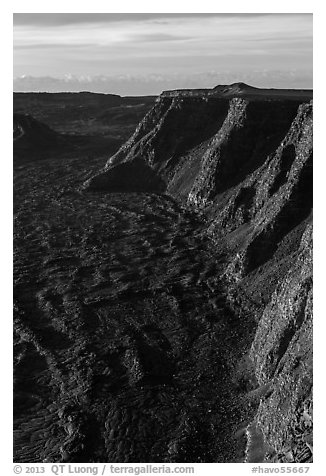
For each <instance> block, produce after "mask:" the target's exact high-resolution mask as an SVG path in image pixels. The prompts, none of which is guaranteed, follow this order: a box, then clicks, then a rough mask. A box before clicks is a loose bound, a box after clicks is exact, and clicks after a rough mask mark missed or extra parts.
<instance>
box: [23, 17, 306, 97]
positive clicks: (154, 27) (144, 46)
mask: <svg viewBox="0 0 326 476" xmlns="http://www.w3.org/2000/svg"><path fill="white" fill-rule="evenodd" d="M238 81H242V82H246V83H249V84H251V85H252V86H258V87H288V88H312V15H311V14H292V13H291V14H284V13H282V14H186V13H182V14H163V13H162V14H144V13H139V14H136V13H133V14H113V13H102V14H101V13H93V14H90V13H70V14H69V13H16V14H14V90H15V91H50V92H55V91H85V90H87V91H94V92H104V93H115V94H121V95H141V94H159V93H160V92H161V91H162V90H165V89H176V88H187V87H190V88H191V87H214V86H216V85H217V84H230V83H233V82H238Z"/></svg>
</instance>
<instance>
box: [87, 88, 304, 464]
mask: <svg viewBox="0 0 326 476" xmlns="http://www.w3.org/2000/svg"><path fill="white" fill-rule="evenodd" d="M312 124H313V123H312V92H311V91H307V90H302V91H300V90H292V91H291V90H273V89H272V90H261V89H258V88H253V87H250V86H248V85H245V84H244V83H236V84H233V85H230V86H224V85H222V86H217V87H216V88H214V89H212V90H193V91H191V90H184V91H167V92H164V93H162V95H161V96H160V97H159V98H158V100H157V102H156V103H155V105H154V107H153V108H152V109H151V110H150V111H149V112H148V114H147V115H146V116H145V118H144V119H143V121H142V122H141V123H140V124H139V126H138V127H137V129H136V131H135V133H134V134H133V135H132V136H131V138H130V139H129V140H128V141H127V142H126V143H125V144H124V145H123V146H122V147H121V148H120V150H119V151H118V152H117V153H116V154H115V155H114V156H113V157H111V158H110V159H109V160H108V162H107V164H106V167H105V169H104V170H103V171H101V172H100V173H99V174H98V175H96V176H95V177H93V178H91V179H90V180H89V181H88V182H87V183H86V184H85V187H86V188H87V189H88V190H93V191H99V190H101V191H106V192H114V191H144V192H158V193H167V194H169V195H171V196H172V197H173V198H175V199H176V200H177V201H179V202H180V203H182V204H183V206H185V207H190V208H192V209H194V210H195V211H196V212H198V213H200V214H201V215H202V216H203V218H204V223H205V224H204V229H205V233H206V234H208V235H209V236H210V237H211V238H212V242H213V243H214V247H215V249H216V252H217V253H221V254H222V255H223V256H224V257H225V266H224V271H223V278H224V283H225V289H226V293H227V295H228V299H229V301H230V303H231V305H232V306H233V309H234V310H235V312H237V314H238V316H239V319H241V315H242V313H244V312H246V313H250V314H251V315H253V316H255V320H256V325H257V328H256V332H255V337H254V340H253V341H252V342H251V343H250V345H248V358H249V359H250V361H251V363H252V365H253V369H254V370H253V372H254V374H255V377H256V379H257V386H258V387H257V388H258V389H259V388H261V389H262V388H264V389H266V388H268V391H267V392H263V395H264V396H263V397H261V399H260V402H259V407H258V411H257V415H256V418H255V421H254V422H252V424H253V425H254V426H255V428H257V431H259V432H261V433H262V435H263V440H264V445H266V451H264V452H263V459H265V461H278V462H279V461H282V462H310V461H312V451H313V445H312V205H313V201H312V166H313V162H312V146H313V143H312ZM264 447H265V446H264Z"/></svg>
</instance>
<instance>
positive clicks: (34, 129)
mask: <svg viewBox="0 0 326 476" xmlns="http://www.w3.org/2000/svg"><path fill="white" fill-rule="evenodd" d="M13 141H14V147H13V150H14V159H15V160H17V159H19V160H24V161H26V160H28V158H29V157H31V156H32V157H34V158H35V157H38V156H42V155H43V153H44V152H45V151H50V150H51V151H56V150H57V149H58V147H61V146H65V145H66V143H67V141H66V140H65V138H64V137H63V136H62V135H61V134H58V133H57V132H55V131H54V130H52V129H51V128H50V127H49V126H47V125H46V124H44V123H43V122H40V121H37V120H36V119H34V117H32V116H30V115H29V114H18V113H17V114H16V113H15V114H14V117H13Z"/></svg>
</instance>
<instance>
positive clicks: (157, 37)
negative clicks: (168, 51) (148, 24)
mask: <svg viewBox="0 0 326 476" xmlns="http://www.w3.org/2000/svg"><path fill="white" fill-rule="evenodd" d="M193 38H194V37H192V36H185V35H173V34H168V33H149V34H147V35H133V36H130V37H129V40H131V41H139V42H156V41H184V40H192V39H193Z"/></svg>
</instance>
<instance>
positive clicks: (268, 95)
mask: <svg viewBox="0 0 326 476" xmlns="http://www.w3.org/2000/svg"><path fill="white" fill-rule="evenodd" d="M162 96H163V97H164V96H166V97H170V96H186V97H187V96H192V97H196V96H208V97H210V98H212V97H216V98H233V97H241V98H244V99H246V98H247V99H250V100H277V99H293V100H302V101H305V100H310V99H312V97H313V92H312V89H273V88H270V89H267V88H255V87H253V86H249V85H248V84H245V83H234V84H231V85H219V86H216V87H215V88H212V89H178V90H174V91H164V92H163V93H162Z"/></svg>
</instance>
